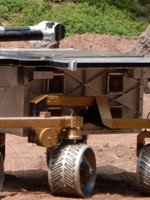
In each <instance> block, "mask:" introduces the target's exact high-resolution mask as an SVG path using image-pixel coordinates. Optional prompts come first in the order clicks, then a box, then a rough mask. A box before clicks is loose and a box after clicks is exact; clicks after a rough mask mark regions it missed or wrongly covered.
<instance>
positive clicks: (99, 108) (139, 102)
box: [0, 49, 150, 197]
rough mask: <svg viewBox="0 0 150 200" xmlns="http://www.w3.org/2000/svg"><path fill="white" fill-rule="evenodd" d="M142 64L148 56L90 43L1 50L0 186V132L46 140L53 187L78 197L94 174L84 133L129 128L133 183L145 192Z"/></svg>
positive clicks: (148, 74)
mask: <svg viewBox="0 0 150 200" xmlns="http://www.w3.org/2000/svg"><path fill="white" fill-rule="evenodd" d="M149 67H150V58H144V57H141V56H132V55H125V54H124V55H123V54H112V53H106V52H99V51H92V50H88V51H82V50H73V49H68V50H61V49H56V50H42V49H35V50H29V49H22V50H21V49H20V50H17V49H16V50H14V49H13V50H4V49H3V50H1V51H0V132H1V134H0V151H1V154H2V156H1V157H3V158H1V173H0V174H1V188H2V183H3V160H4V157H5V133H10V134H14V135H19V136H24V137H28V141H29V142H33V143H36V144H37V145H39V146H43V147H46V148H47V154H46V159H47V165H48V181H49V185H50V189H51V192H52V193H53V194H59V195H62V194H65V195H77V196H83V197H84V196H88V195H90V194H91V193H92V190H93V188H94V185H95V180H96V161H95V156H94V152H93V150H92V148H91V147H90V146H88V145H87V144H86V141H87V138H88V135H89V134H111V133H116V134H118V133H134V132H135V133H139V135H138V137H137V156H138V157H139V159H138V170H137V174H138V182H139V187H140V189H141V191H142V192H145V193H149V191H150V181H149V178H148V177H149V175H150V170H149V168H150V164H149V159H150V157H149V154H150V145H149V144H148V145H145V138H147V137H150V132H149V131H147V130H146V129H148V128H150V120H149V118H147V119H143V118H142V112H143V93H144V85H145V84H146V83H147V81H148V79H149V78H150V70H149ZM147 114H148V113H147ZM142 129H144V131H142Z"/></svg>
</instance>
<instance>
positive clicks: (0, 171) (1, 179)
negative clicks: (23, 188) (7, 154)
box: [0, 153, 4, 191]
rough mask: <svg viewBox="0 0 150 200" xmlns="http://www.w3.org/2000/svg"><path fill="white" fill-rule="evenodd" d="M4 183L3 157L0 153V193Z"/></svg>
mask: <svg viewBox="0 0 150 200" xmlns="http://www.w3.org/2000/svg"><path fill="white" fill-rule="evenodd" d="M3 182H4V163H3V157H2V154H1V153H0V191H1V190H2V187H3Z"/></svg>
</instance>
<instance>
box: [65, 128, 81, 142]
mask: <svg viewBox="0 0 150 200" xmlns="http://www.w3.org/2000/svg"><path fill="white" fill-rule="evenodd" d="M80 133H81V130H80V129H75V128H74V129H69V130H68V131H67V137H68V138H69V139H82V136H81V134H80Z"/></svg>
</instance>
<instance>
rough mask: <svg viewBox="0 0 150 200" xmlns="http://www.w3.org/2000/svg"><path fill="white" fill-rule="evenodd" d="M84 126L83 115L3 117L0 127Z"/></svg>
mask: <svg viewBox="0 0 150 200" xmlns="http://www.w3.org/2000/svg"><path fill="white" fill-rule="evenodd" d="M79 126H80V127H83V118H82V117H71V116H62V117H49V118H44V117H1V118H0V128H31V129H34V128H56V127H62V128H76V127H79Z"/></svg>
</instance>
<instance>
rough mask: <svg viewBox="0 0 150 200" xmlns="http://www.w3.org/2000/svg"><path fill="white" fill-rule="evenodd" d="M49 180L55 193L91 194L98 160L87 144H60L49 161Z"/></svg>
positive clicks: (83, 195)
mask: <svg viewBox="0 0 150 200" xmlns="http://www.w3.org/2000/svg"><path fill="white" fill-rule="evenodd" d="M48 181H49V186H50V189H51V192H52V193H53V194H54V195H68V196H72V195H73V196H82V197H85V196H89V195H90V194H91V193H92V191H93V188H94V186H95V181H96V160H95V155H94V152H93V150H92V148H91V147H90V146H88V145H86V144H67V145H60V146H58V147H57V148H56V149H55V150H54V151H53V154H52V157H51V159H50V162H49V171H48Z"/></svg>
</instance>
